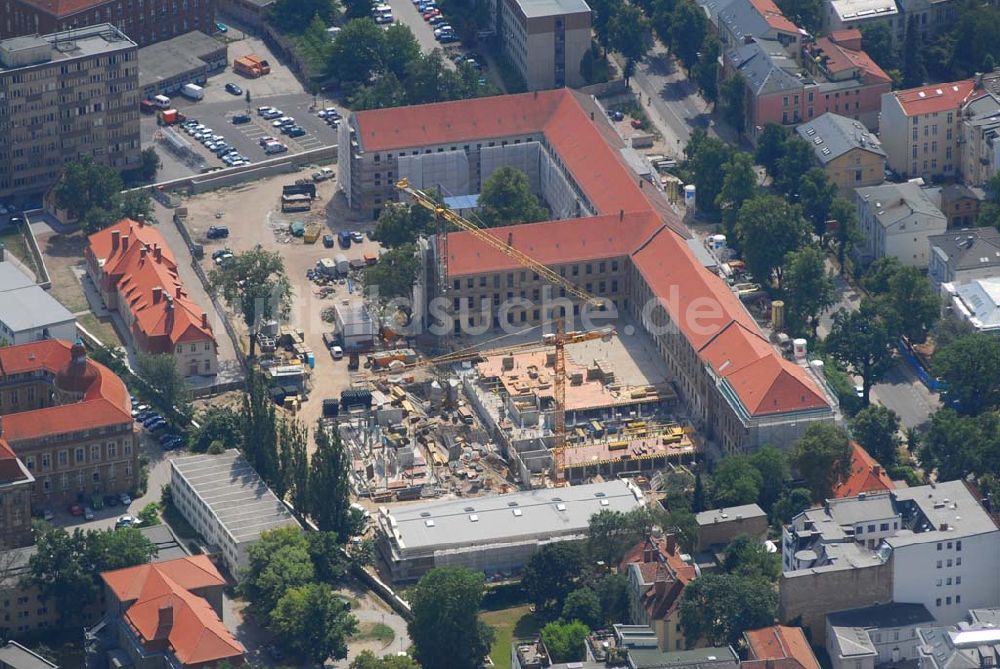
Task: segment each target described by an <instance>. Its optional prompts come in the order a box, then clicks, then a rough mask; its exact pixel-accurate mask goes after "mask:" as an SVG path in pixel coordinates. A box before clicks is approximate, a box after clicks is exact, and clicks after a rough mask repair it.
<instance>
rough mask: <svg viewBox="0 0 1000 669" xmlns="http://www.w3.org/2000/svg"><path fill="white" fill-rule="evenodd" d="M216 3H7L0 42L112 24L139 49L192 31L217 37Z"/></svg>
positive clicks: (71, 0) (109, 0) (149, 0)
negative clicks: (213, 34)
mask: <svg viewBox="0 0 1000 669" xmlns="http://www.w3.org/2000/svg"><path fill="white" fill-rule="evenodd" d="M215 6H216V0H188V1H187V2H185V3H183V5H181V4H178V3H177V2H176V1H175V0H146V2H138V0H126V1H125V2H121V1H118V2H116V1H115V0H6V2H4V5H3V7H4V11H3V12H2V13H0V39H6V38H8V37H20V36H21V35H47V34H49V33H54V32H60V31H63V30H72V29H74V28H85V27H87V26H92V25H95V24H98V23H113V24H114V25H115V26H117V27H118V28H119V29H121V31H122V32H124V33H125V34H126V35H128V36H129V38H130V39H132V40H133V41H134V42H135V43H136V44H138V45H139V46H146V45H147V44H153V43H154V42H159V41H162V40H165V39H170V38H171V37H177V36H178V35H181V34H183V33H186V32H189V31H191V30H201V31H202V32H205V33H208V34H212V33H214V32H215Z"/></svg>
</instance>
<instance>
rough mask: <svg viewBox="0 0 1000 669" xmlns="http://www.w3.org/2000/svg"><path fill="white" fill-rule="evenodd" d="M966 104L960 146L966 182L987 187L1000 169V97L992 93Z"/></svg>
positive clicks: (962, 173) (963, 176)
mask: <svg viewBox="0 0 1000 669" xmlns="http://www.w3.org/2000/svg"><path fill="white" fill-rule="evenodd" d="M982 93H983V94H982V95H979V97H975V98H973V99H971V100H969V101H968V102H967V103H966V104H965V105H964V106H963V107H962V114H961V123H960V125H959V131H958V132H959V134H958V149H959V154H960V155H961V161H962V163H961V168H960V169H961V175H962V181H963V182H964V183H965V184H967V185H970V186H984V185H986V182H987V181H989V180H990V179H991V178H992V177H993V175H994V174H996V173H997V171H998V170H1000V97H997V96H996V95H995V94H993V93H991V92H982Z"/></svg>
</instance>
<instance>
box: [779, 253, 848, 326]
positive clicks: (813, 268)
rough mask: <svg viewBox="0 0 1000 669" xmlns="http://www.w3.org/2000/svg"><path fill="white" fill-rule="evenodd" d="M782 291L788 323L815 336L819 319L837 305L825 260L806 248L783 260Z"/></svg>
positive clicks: (822, 256) (820, 255) (821, 254)
mask: <svg viewBox="0 0 1000 669" xmlns="http://www.w3.org/2000/svg"><path fill="white" fill-rule="evenodd" d="M785 266H786V269H785V277H784V289H785V300H786V301H787V303H788V313H789V316H790V319H789V320H791V321H794V322H796V323H798V324H800V325H803V326H805V327H806V328H808V329H809V331H810V332H811V333H812V335H813V337H815V336H816V328H817V327H818V326H819V317H820V315H821V314H822V313H823V312H824V311H826V310H827V309H829V308H830V307H832V306H833V305H834V304H835V303H836V291H835V290H834V286H833V279H831V278H830V273H829V272H827V270H826V258H825V257H824V255H823V252H822V251H820V250H819V249H818V248H817V247H816V246H814V245H812V244H809V245H807V246H804V247H802V248H801V249H799V250H798V251H792V252H791V253H789V254H788V255H787V256H786V257H785Z"/></svg>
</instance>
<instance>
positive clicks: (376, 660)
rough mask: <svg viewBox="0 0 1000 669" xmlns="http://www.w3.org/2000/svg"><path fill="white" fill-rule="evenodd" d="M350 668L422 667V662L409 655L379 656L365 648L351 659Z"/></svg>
mask: <svg viewBox="0 0 1000 669" xmlns="http://www.w3.org/2000/svg"><path fill="white" fill-rule="evenodd" d="M348 669H420V664H419V663H418V662H417V661H416V660H414V659H413V658H412V657H410V656H409V655H384V656H382V657H378V656H377V655H375V653H373V652H371V651H370V650H363V651H361V653H360V654H359V655H358V656H357V657H356V658H354V659H353V660H351V664H350V666H349V667H348Z"/></svg>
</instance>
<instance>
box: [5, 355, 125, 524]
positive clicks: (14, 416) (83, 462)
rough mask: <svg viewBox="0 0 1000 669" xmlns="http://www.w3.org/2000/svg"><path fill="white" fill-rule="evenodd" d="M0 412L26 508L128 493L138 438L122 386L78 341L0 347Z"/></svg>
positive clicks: (16, 520)
mask: <svg viewBox="0 0 1000 669" xmlns="http://www.w3.org/2000/svg"><path fill="white" fill-rule="evenodd" d="M0 416H2V421H0V426H2V427H0V444H5V445H6V446H7V448H8V449H9V450H10V451H12V452H13V453H14V454H16V456H17V458H18V460H19V461H20V462H22V463H23V464H24V466H25V468H26V469H27V471H28V472H30V473H31V475H32V477H33V478H34V481H33V486H32V490H31V508H32V509H42V508H50V507H56V506H61V505H64V504H69V503H72V502H76V501H78V499H80V498H81V497H83V498H86V497H89V496H90V495H105V494H118V493H122V492H128V491H133V490H135V486H136V483H137V481H138V479H137V477H138V472H139V462H138V443H137V439H136V436H135V425H134V422H133V420H132V415H131V403H130V401H129V394H128V390H127V389H126V388H125V384H124V383H122V381H121V379H119V378H118V377H117V376H115V375H114V374H113V373H112V372H111V371H110V370H109V369H108V368H106V367H104V366H103V365H101V364H99V363H96V362H94V361H92V360H89V359H88V358H87V354H86V350H85V349H84V348H83V345H82V344H80V343H79V342H78V343H76V344H70V343H69V342H67V341H63V340H56V339H49V340H45V341H41V342H34V343H31V344H21V345H19V346H8V347H6V348H0ZM10 513H13V512H10ZM7 520H8V522H9V523H10V524H11V527H13V528H17V527H22V526H26V525H28V524H30V518H29V517H27V516H22V515H17V514H15V515H13V516H8V518H7Z"/></svg>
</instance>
